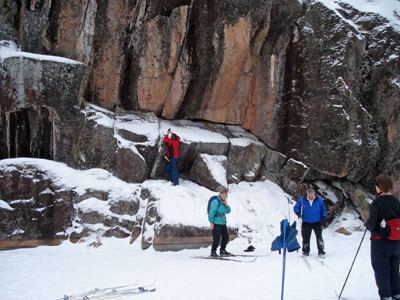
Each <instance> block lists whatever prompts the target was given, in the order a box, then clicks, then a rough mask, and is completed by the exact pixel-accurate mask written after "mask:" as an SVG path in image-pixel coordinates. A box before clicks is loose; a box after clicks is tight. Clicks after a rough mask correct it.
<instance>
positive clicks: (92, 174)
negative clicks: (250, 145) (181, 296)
mask: <svg viewBox="0 0 400 300" xmlns="http://www.w3.org/2000/svg"><path fill="white" fill-rule="evenodd" d="M205 157H206V160H207V161H208V163H209V164H211V165H209V166H210V167H212V169H213V170H215V169H218V167H217V166H216V165H214V164H218V163H220V162H223V161H225V160H226V157H213V156H205ZM18 170H23V171H20V172H21V173H20V175H18V176H19V178H22V177H23V178H29V179H30V180H31V181H33V180H36V182H37V183H36V184H35V186H36V187H40V190H37V191H35V193H34V195H33V196H32V199H22V200H13V199H9V200H8V199H5V198H4V200H2V201H1V202H0V204H1V207H2V208H7V209H8V210H12V209H14V207H13V205H15V207H18V209H25V211H29V210H31V211H35V212H36V213H40V214H45V213H46V211H47V209H48V208H49V207H52V206H53V205H54V206H55V207H56V208H55V210H54V214H55V215H57V213H58V212H57V210H56V209H57V207H59V205H60V204H58V202H59V201H61V202H62V203H65V202H68V201H70V202H69V203H70V205H72V208H73V214H71V216H73V218H72V224H70V227H68V228H64V232H65V234H66V235H67V236H69V238H70V239H71V240H72V241H77V240H79V239H83V240H86V241H92V240H95V239H96V237H99V236H100V237H101V236H116V237H120V238H121V237H128V236H129V235H130V236H131V238H132V239H133V240H135V239H137V238H138V237H139V235H140V234H142V242H143V243H145V242H146V243H149V242H150V245H151V243H154V247H155V248H156V249H158V250H165V249H171V247H172V246H173V247H175V248H174V249H175V250H177V249H179V247H183V248H186V247H188V248H191V247H198V246H208V245H209V244H210V242H211V234H210V231H209V223H208V217H207V213H206V208H207V203H208V200H209V198H210V197H211V196H213V195H215V194H216V192H213V191H211V190H209V189H207V188H205V187H203V186H200V185H198V184H196V183H194V182H192V181H189V180H183V179H182V180H181V182H180V185H179V186H172V185H171V184H170V183H169V182H166V181H163V180H147V181H145V182H143V183H142V184H130V183H126V182H124V181H122V180H120V179H118V178H116V177H114V176H112V175H111V174H110V173H109V172H107V171H105V170H103V169H89V170H74V169H72V168H69V167H68V166H66V165H65V164H63V163H58V162H54V161H48V160H43V159H31V158H19V159H5V160H2V161H1V162H0V180H2V178H1V174H6V173H8V172H10V171H12V172H14V173H17V172H16V171H18ZM220 171H221V173H220V174H215V176H216V177H217V178H220V180H221V181H223V178H222V177H223V176H221V175H223V174H224V170H220ZM37 174H41V175H40V176H41V177H37ZM49 182H51V184H50V185H49ZM44 183H46V184H47V185H46V184H44ZM224 184H226V182H224ZM225 186H226V185H225ZM66 195H69V196H68V197H70V198H65V197H66ZM13 196H14V195H13ZM15 196H17V195H15ZM40 197H45V199H47V200H46V201H47V202H46V204H45V205H43V206H38V205H37V203H39V202H38V201H39V199H42V198H40ZM286 197H288V195H286V194H285V193H284V192H283V191H282V189H281V188H280V187H279V186H277V185H276V184H274V183H272V182H271V181H268V180H266V181H262V182H254V183H245V182H242V183H239V184H230V185H229V199H230V200H229V201H230V205H231V207H232V214H230V215H229V216H228V224H229V226H230V227H231V229H232V237H235V236H238V235H239V236H246V237H247V238H248V239H249V240H252V239H255V240H260V239H261V238H264V239H265V238H267V239H272V237H273V236H274V235H275V234H276V230H274V228H275V226H276V225H277V224H279V221H280V219H281V218H282V217H284V216H287V213H288V209H289V210H290V209H291V208H290V207H289V206H288V202H287V198H286ZM21 198H22V197H21ZM64 198H65V199H64ZM63 199H64V200H63ZM27 201H29V203H31V204H30V205H29V206H26V205H25V204H24V203H23V202H26V203H27ZM10 213H12V211H10ZM44 216H45V215H44ZM10 217H12V216H10ZM266 219H268V222H266V221H265V220H266ZM27 226H28V225H27ZM11 229H12V228H10V230H11ZM15 229H17V228H13V229H12V231H14V230H15ZM18 229H21V230H26V228H25V227H20V228H18ZM275 229H277V228H275ZM56 232H57V234H58V236H60V234H59V233H60V232H61V231H60V230H57V231H56ZM27 234H30V232H26V233H25V236H27ZM23 237H24V235H22V236H21V238H23ZM174 245H175V246H174ZM178 245H179V247H178Z"/></svg>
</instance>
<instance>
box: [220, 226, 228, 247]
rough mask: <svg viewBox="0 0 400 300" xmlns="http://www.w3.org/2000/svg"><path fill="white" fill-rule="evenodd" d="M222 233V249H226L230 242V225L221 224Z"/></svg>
mask: <svg viewBox="0 0 400 300" xmlns="http://www.w3.org/2000/svg"><path fill="white" fill-rule="evenodd" d="M221 228H222V229H221V235H222V241H221V249H220V251H225V250H226V245H227V244H228V242H229V232H228V227H227V226H226V225H221Z"/></svg>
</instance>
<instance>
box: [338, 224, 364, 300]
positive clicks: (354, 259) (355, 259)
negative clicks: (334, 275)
mask: <svg viewBox="0 0 400 300" xmlns="http://www.w3.org/2000/svg"><path fill="white" fill-rule="evenodd" d="M366 233H367V228H365V231H364V234H363V236H362V239H361V242H360V245H359V246H358V249H357V252H356V255H355V256H354V259H353V262H352V264H351V266H350V270H349V273H348V274H347V277H346V280H345V281H344V284H343V287H342V290H341V291H340V294H339V298H338V300H340V297H341V296H342V293H343V290H344V287H345V286H346V283H347V279H349V276H350V273H351V269H352V268H353V265H354V262H355V261H356V258H357V255H358V252H359V251H360V248H361V245H362V242H363V241H364V237H365V234H366Z"/></svg>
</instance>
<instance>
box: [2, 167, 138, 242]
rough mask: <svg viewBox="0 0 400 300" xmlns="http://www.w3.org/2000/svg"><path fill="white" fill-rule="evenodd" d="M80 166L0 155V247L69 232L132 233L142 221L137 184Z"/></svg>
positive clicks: (77, 235) (77, 236)
mask: <svg viewBox="0 0 400 300" xmlns="http://www.w3.org/2000/svg"><path fill="white" fill-rule="evenodd" d="M80 172H82V171H76V170H73V169H70V168H68V167H66V166H65V165H63V164H60V163H56V162H52V161H48V160H35V159H11V160H3V161H2V163H1V164H0V186H1V187H2V189H1V190H0V211H1V215H2V216H3V217H2V218H1V220H0V228H1V230H0V248H1V249H3V248H10V247H11V248H13V247H25V246H37V245H40V244H57V243H59V241H60V240H63V239H68V238H69V239H70V240H71V241H73V242H77V241H82V240H85V239H88V240H91V239H93V237H97V238H99V237H102V236H107V237H108V236H114V237H118V238H125V237H128V236H132V238H137V236H138V228H140V227H141V224H142V221H143V215H142V213H143V212H141V211H139V209H140V207H141V206H143V204H140V199H139V198H138V197H136V194H137V192H138V190H135V189H137V188H138V187H137V186H131V187H129V188H128V186H127V185H128V184H127V183H124V182H121V181H119V180H118V179H117V178H115V177H112V176H111V175H110V173H108V172H107V171H105V170H100V169H93V170H88V171H85V172H86V174H84V175H82V173H80ZM81 176H83V177H84V178H85V180H84V181H82V180H81V179H80V178H81ZM3 187H4V189H3ZM139 233H140V231H139ZM12 241H15V242H12Z"/></svg>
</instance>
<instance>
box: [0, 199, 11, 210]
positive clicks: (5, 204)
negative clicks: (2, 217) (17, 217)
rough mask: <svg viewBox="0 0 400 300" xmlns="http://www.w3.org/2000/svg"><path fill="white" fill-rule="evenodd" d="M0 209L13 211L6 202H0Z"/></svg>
mask: <svg viewBox="0 0 400 300" xmlns="http://www.w3.org/2000/svg"><path fill="white" fill-rule="evenodd" d="M0 209H7V210H14V208H12V207H11V206H10V205H9V204H8V203H7V202H6V201H4V200H0Z"/></svg>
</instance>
